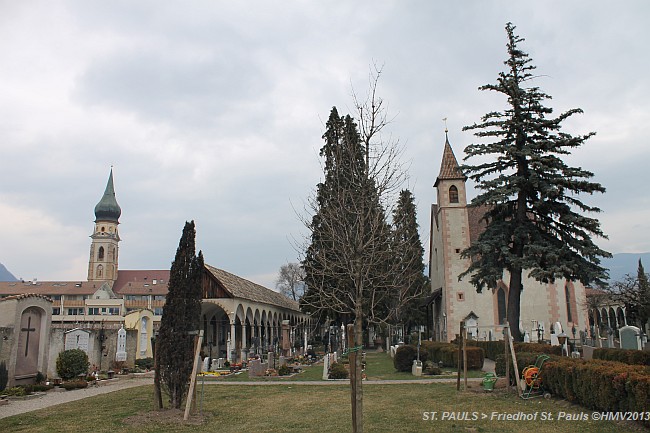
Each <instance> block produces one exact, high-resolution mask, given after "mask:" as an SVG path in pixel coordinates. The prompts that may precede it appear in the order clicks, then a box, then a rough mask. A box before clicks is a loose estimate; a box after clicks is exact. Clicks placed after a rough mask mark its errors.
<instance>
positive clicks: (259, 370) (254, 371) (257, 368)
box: [248, 359, 267, 377]
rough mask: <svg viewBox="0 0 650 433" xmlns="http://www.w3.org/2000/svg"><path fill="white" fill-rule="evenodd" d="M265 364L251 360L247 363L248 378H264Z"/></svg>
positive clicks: (257, 360)
mask: <svg viewBox="0 0 650 433" xmlns="http://www.w3.org/2000/svg"><path fill="white" fill-rule="evenodd" d="M266 368H267V367H266V364H265V363H263V362H262V361H261V360H259V359H253V360H251V362H249V363H248V376H249V377H259V376H264V373H265V372H266Z"/></svg>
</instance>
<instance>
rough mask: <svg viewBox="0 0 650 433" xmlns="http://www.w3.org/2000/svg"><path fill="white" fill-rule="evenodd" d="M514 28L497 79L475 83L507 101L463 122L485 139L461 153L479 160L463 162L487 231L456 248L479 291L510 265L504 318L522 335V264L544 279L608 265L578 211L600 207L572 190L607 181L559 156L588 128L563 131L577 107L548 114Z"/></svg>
mask: <svg viewBox="0 0 650 433" xmlns="http://www.w3.org/2000/svg"><path fill="white" fill-rule="evenodd" d="M514 30H515V27H514V26H513V25H512V24H511V23H508V24H507V25H506V32H507V36H508V44H507V49H508V59H507V60H506V61H505V62H504V64H505V65H506V70H505V71H504V72H501V73H499V77H498V79H497V83H496V84H488V85H484V86H482V87H480V88H479V89H480V90H490V91H494V92H497V93H499V94H502V95H504V96H505V97H506V98H507V104H508V107H507V108H506V109H505V110H504V111H502V112H501V111H493V112H490V113H488V114H486V115H484V116H483V117H482V120H481V122H480V123H475V124H474V125H471V126H466V127H465V128H464V129H465V130H471V131H475V132H474V135H475V136H476V137H478V138H479V139H485V140H481V141H482V142H480V143H476V144H471V145H469V146H468V147H467V148H466V149H465V153H466V157H465V160H467V159H469V158H472V157H477V158H479V159H480V160H481V162H480V163H479V164H477V165H466V166H464V167H463V169H464V171H465V173H466V174H468V175H469V177H470V178H471V179H472V180H474V181H475V182H476V183H477V188H478V189H479V190H480V192H479V195H478V196H477V197H476V198H475V199H474V200H472V204H473V205H485V206H486V207H487V208H488V210H487V212H486V214H485V216H484V219H485V221H486V224H487V227H486V229H485V231H484V232H483V233H482V234H481V235H480V236H479V238H478V240H477V241H476V242H475V243H474V244H473V245H471V246H470V247H469V248H468V249H466V250H465V251H463V253H462V254H463V257H465V258H468V257H471V258H472V259H473V260H472V263H471V265H470V266H469V268H468V270H467V271H466V272H465V273H464V274H462V275H461V278H462V277H464V276H465V275H470V276H471V277H470V280H471V283H472V284H473V285H474V286H475V287H476V289H477V290H478V291H479V292H480V291H481V290H482V289H483V288H485V287H488V288H493V287H496V284H497V282H498V281H499V280H500V279H501V278H502V277H503V271H504V269H505V270H507V271H508V273H509V275H510V284H509V287H510V290H509V292H508V303H507V318H508V321H509V323H511V324H513V326H512V327H511V328H512V331H513V335H514V337H515V338H516V339H521V336H520V333H519V326H517V325H518V323H519V316H520V301H521V292H522V290H524V287H523V285H522V275H523V272H526V273H527V275H528V276H529V277H532V278H534V279H536V280H537V281H540V282H543V283H547V282H553V281H554V280H555V279H556V278H566V279H568V280H580V281H581V282H582V283H584V284H590V283H592V282H596V283H602V282H603V280H604V279H606V276H607V273H606V270H605V269H603V268H602V267H601V266H600V258H601V257H610V254H609V253H608V252H606V251H604V250H602V249H600V248H599V247H598V246H597V245H596V244H595V243H594V242H593V241H592V236H599V237H603V238H605V237H606V236H605V235H604V234H603V232H602V231H601V229H600V223H599V221H598V220H597V219H593V218H589V217H587V216H585V215H583V213H585V212H599V211H600V209H598V208H597V207H592V206H589V205H587V204H585V203H583V202H582V201H581V200H580V199H579V198H578V194H580V193H588V194H592V193H596V192H600V193H604V192H605V188H603V187H602V186H601V185H600V184H598V183H596V182H593V181H590V180H589V179H591V178H592V177H593V173H591V172H589V171H586V170H584V169H582V168H580V167H570V166H568V165H567V164H566V163H565V161H564V160H563V157H564V156H566V155H569V154H570V151H571V149H575V148H577V147H579V146H581V145H582V144H583V143H584V142H585V141H586V140H587V139H588V138H590V137H591V136H593V135H594V133H589V134H586V135H582V136H572V135H569V134H567V133H565V132H562V131H561V126H562V122H563V121H564V120H565V119H567V118H569V117H570V116H572V115H574V114H578V113H582V110H581V109H578V108H576V109H571V110H569V111H567V112H565V113H562V114H560V115H559V116H557V117H552V116H551V115H552V112H553V110H552V109H551V108H549V107H546V106H544V101H545V100H546V99H550V96H549V95H547V94H545V93H543V92H542V91H541V90H540V89H539V88H538V87H535V86H531V85H530V84H529V83H530V82H531V81H532V80H533V79H534V78H535V76H534V75H533V71H534V69H535V66H533V65H532V64H531V59H529V57H528V54H526V53H524V52H523V51H522V50H521V49H519V47H518V44H519V43H521V42H523V41H524V39H522V38H520V37H519V36H517V35H515V33H514ZM486 157H492V158H491V159H488V158H486Z"/></svg>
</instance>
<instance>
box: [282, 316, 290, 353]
mask: <svg viewBox="0 0 650 433" xmlns="http://www.w3.org/2000/svg"><path fill="white" fill-rule="evenodd" d="M290 330H291V326H289V321H288V320H283V321H282V354H283V355H285V356H288V355H289V352H290V351H291V340H290V337H289V332H290Z"/></svg>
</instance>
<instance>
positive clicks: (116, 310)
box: [108, 307, 120, 316]
mask: <svg viewBox="0 0 650 433" xmlns="http://www.w3.org/2000/svg"><path fill="white" fill-rule="evenodd" d="M108 314H109V315H111V316H119V315H120V309H119V308H118V307H110V308H109V309H108Z"/></svg>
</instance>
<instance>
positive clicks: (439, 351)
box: [420, 341, 485, 370]
mask: <svg viewBox="0 0 650 433" xmlns="http://www.w3.org/2000/svg"><path fill="white" fill-rule="evenodd" d="M423 350H424V351H426V352H427V359H428V360H429V361H434V362H438V361H442V365H444V366H445V367H458V345H456V344H452V343H443V342H439V341H423V342H422V344H421V346H420V352H422V351H423ZM466 351H467V368H468V369H470V370H480V369H481V368H483V361H484V360H485V352H484V351H483V349H482V348H480V347H475V346H471V345H468V346H467V347H466ZM420 357H421V356H420Z"/></svg>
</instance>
